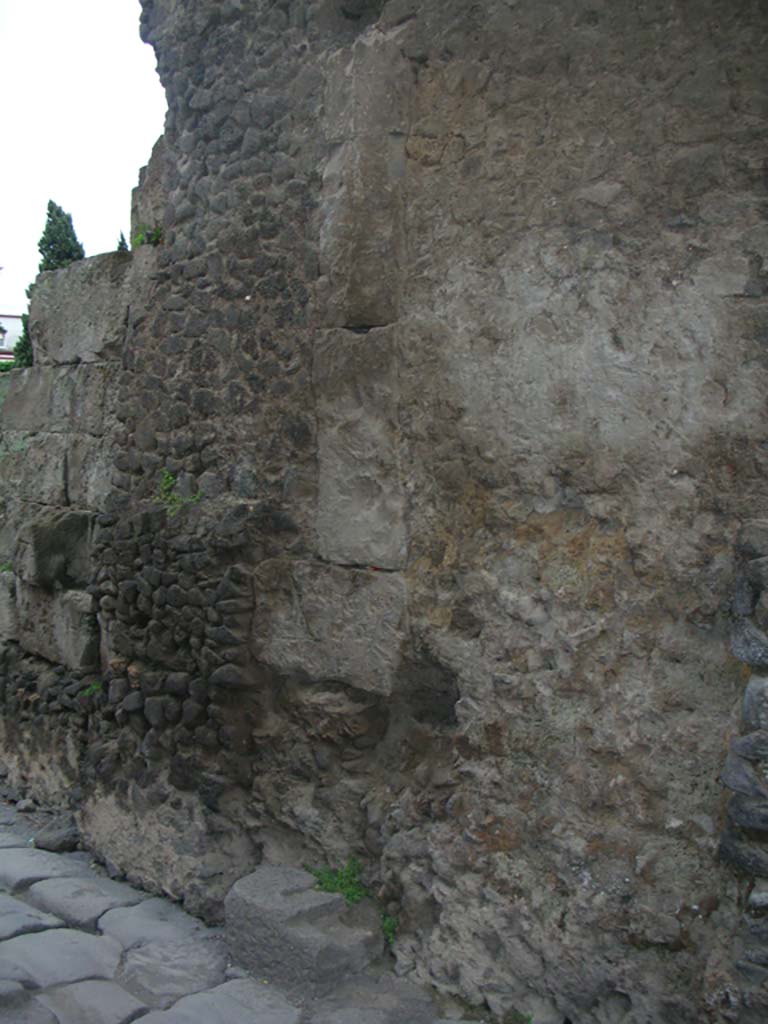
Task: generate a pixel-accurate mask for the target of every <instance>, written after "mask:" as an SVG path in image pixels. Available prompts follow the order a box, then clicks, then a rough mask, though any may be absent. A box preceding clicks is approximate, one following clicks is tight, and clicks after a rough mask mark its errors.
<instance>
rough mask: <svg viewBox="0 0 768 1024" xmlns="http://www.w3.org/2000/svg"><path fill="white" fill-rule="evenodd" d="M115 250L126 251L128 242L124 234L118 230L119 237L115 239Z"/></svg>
mask: <svg viewBox="0 0 768 1024" xmlns="http://www.w3.org/2000/svg"><path fill="white" fill-rule="evenodd" d="M117 251H118V252H128V243H127V242H126V240H125V235H124V234H123V232H122V231H121V232H120V237H119V238H118V240H117Z"/></svg>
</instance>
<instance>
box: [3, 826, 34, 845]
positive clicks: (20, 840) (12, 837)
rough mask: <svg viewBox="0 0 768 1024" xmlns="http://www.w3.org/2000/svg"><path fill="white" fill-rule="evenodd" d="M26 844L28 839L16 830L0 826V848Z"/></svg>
mask: <svg viewBox="0 0 768 1024" xmlns="http://www.w3.org/2000/svg"><path fill="white" fill-rule="evenodd" d="M28 846H29V840H28V839H25V838H24V837H23V836H21V835H19V833H18V832H14V831H13V829H10V828H0V850H6V849H11V848H13V847H28Z"/></svg>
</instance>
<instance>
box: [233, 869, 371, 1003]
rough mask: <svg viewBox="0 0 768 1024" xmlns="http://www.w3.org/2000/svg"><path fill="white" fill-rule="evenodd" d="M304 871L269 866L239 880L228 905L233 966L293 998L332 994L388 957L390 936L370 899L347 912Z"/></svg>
mask: <svg viewBox="0 0 768 1024" xmlns="http://www.w3.org/2000/svg"><path fill="white" fill-rule="evenodd" d="M316 884H317V883H316V880H315V878H314V876H313V875H311V874H310V873H309V872H307V871H301V870H300V869H297V868H286V867H276V866H271V865H269V866H264V867H260V868H257V869H256V871H254V872H253V873H252V874H250V875H246V876H245V877H244V878H241V879H240V880H239V881H237V882H236V883H235V884H234V885H233V886H232V888H231V889H230V891H229V893H228V895H227V898H226V901H225V917H226V938H227V945H228V947H229V950H230V954H231V956H232V958H233V960H234V961H235V962H236V963H238V964H239V965H240V966H241V967H243V968H245V970H247V971H250V972H251V973H253V974H254V975H256V976H257V977H263V978H264V979H265V980H267V981H269V982H270V983H271V984H274V985H277V986H279V987H281V988H284V989H285V990H287V991H289V992H297V991H301V992H304V993H305V994H306V993H312V994H314V995H317V994H322V993H323V992H327V991H330V989H331V988H332V987H333V986H334V985H337V984H338V982H339V979H340V978H344V977H349V976H350V975H355V974H358V973H360V972H361V971H363V970H364V969H365V968H366V967H367V966H368V964H370V963H372V962H373V961H374V960H375V959H376V958H377V957H379V956H381V954H382V953H383V950H384V938H383V935H382V932H381V926H380V921H379V914H378V912H377V910H376V908H375V907H374V905H373V904H372V903H371V902H370V901H363V902H362V903H360V904H357V905H356V906H354V907H348V906H347V904H346V902H345V900H344V898H343V897H342V896H340V895H338V894H336V893H325V892H319V891H317V889H316V888H315V885H316Z"/></svg>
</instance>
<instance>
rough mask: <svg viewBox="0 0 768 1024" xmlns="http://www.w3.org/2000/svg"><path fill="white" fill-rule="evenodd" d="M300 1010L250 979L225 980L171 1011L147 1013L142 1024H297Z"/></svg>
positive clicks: (189, 997)
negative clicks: (222, 983) (223, 982)
mask: <svg viewBox="0 0 768 1024" xmlns="http://www.w3.org/2000/svg"><path fill="white" fill-rule="evenodd" d="M300 1017H301V1011H300V1010H298V1009H296V1007H295V1006H292V1005H291V1003H289V1002H288V1000H287V999H286V998H285V996H284V995H281V993H280V992H278V991H277V990H276V989H273V988H270V987H268V986H265V985H263V984H260V983H259V982H257V981H252V980H251V979H247V980H243V981H228V982H226V983H225V984H224V985H219V986H218V987H217V988H214V989H212V990H211V991H210V992H201V993H199V994H198V995H195V996H185V998H184V999H180V1000H179V1001H178V1003H176V1005H175V1006H174V1007H172V1009H170V1010H165V1011H160V1012H157V1013H149V1014H147V1016H146V1017H142V1018H141V1021H142V1024H298V1021H299V1018H300Z"/></svg>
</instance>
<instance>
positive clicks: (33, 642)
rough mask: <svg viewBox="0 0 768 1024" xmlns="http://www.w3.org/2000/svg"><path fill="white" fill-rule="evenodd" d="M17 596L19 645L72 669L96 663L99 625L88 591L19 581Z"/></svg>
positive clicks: (83, 667) (93, 666) (93, 667)
mask: <svg viewBox="0 0 768 1024" xmlns="http://www.w3.org/2000/svg"><path fill="white" fill-rule="evenodd" d="M16 599H17V608H18V617H19V642H20V643H21V645H22V647H24V648H25V649H26V650H28V651H30V652H32V653H33V654H39V655H40V656H41V657H43V658H46V659H47V660H48V661H52V662H58V663H60V664H63V665H66V666H67V667H68V668H71V669H75V670H78V669H95V668H96V667H97V666H98V661H99V627H98V623H97V620H96V615H95V614H94V612H93V600H92V598H91V596H90V594H87V593H85V592H84V591H79V590H64V591H56V592H54V593H51V592H50V591H48V590H44V589H42V588H41V587H33V586H30V585H29V584H27V583H24V582H22V581H19V582H18V585H17V588H16Z"/></svg>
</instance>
